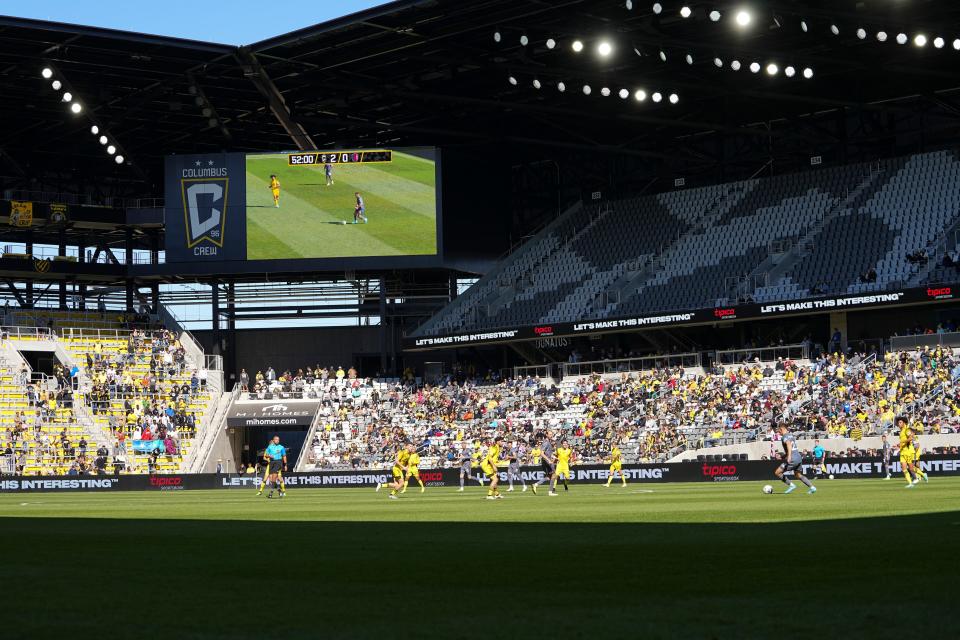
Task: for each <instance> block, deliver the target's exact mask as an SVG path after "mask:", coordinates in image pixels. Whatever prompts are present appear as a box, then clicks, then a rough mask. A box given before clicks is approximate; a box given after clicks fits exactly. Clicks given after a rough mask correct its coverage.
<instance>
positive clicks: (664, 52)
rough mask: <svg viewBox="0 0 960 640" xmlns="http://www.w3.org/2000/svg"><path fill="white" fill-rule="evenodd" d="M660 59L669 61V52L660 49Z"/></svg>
mask: <svg viewBox="0 0 960 640" xmlns="http://www.w3.org/2000/svg"><path fill="white" fill-rule="evenodd" d="M660 60H662V61H663V62H666V61H667V52H666V51H664V50H663V49H661V50H660Z"/></svg>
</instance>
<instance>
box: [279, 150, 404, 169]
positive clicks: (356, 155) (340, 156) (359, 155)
mask: <svg viewBox="0 0 960 640" xmlns="http://www.w3.org/2000/svg"><path fill="white" fill-rule="evenodd" d="M392 161H393V152H392V151H385V150H383V149H377V150H373V151H308V152H306V153H290V154H287V164H289V165H290V166H295V165H302V164H350V163H366V162H392Z"/></svg>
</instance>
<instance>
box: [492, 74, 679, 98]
mask: <svg viewBox="0 0 960 640" xmlns="http://www.w3.org/2000/svg"><path fill="white" fill-rule="evenodd" d="M507 82H509V83H510V84H511V85H512V86H514V87H516V86H519V85H520V81H519V80H517V77H516V76H508V77H507ZM530 85H531V86H532V87H533V88H534V89H542V88H543V83H542V82H540V80H539V79H537V78H534V79H533V80H532V81H531V83H530ZM566 90H567V84H566V83H565V82H563V81H562V80H561V81H559V82H557V91H559V92H560V93H564V92H565V91H566ZM581 91H583V95H586V96H589V95H591V94H592V93H593V87H592V86H591V85H589V84H585V85H583V86H582V87H581ZM600 95H601V96H603V97H605V98H606V97H609V96H611V95H613V91H612V90H611V89H610V87H601V88H600ZM617 95H618V96H620V98H621V99H622V100H626V99H627V98H629V97H630V96H631V95H632V96H633V98H634V100H636V101H637V102H645V101H646V100H647V97H649V98H650V99H651V100H652V101H653V102H662V101H663V100H664V95H663V93H661V92H660V91H654V92H653V93H650V94H648V93H647V91H646V90H645V89H634V90H633V91H632V92H631V91H630V90H629V89H620V90H618V91H617ZM666 100H667V102H669V103H670V104H678V103H679V102H680V96H678V95H677V94H676V93H671V94H669V95H667V96H666Z"/></svg>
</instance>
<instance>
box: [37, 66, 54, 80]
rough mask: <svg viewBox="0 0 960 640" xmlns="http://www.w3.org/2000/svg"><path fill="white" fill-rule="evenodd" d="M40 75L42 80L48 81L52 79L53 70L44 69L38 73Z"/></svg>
mask: <svg viewBox="0 0 960 640" xmlns="http://www.w3.org/2000/svg"><path fill="white" fill-rule="evenodd" d="M40 75H42V76H43V79H44V80H49V79H50V78H52V77H53V69H51V68H50V67H44V68H43V71H41V72H40Z"/></svg>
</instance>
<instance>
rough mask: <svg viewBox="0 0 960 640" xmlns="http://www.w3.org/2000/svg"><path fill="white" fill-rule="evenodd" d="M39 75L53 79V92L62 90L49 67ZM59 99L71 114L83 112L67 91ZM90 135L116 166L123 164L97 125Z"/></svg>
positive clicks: (92, 128)
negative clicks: (103, 148) (104, 149)
mask: <svg viewBox="0 0 960 640" xmlns="http://www.w3.org/2000/svg"><path fill="white" fill-rule="evenodd" d="M40 75H41V76H42V77H43V79H44V80H50V79H51V78H53V80H52V82H51V83H50V86H51V87H52V88H53V90H54V91H60V90H61V89H63V82H62V81H60V80H59V79H57V78H54V77H53V75H54V73H53V69H51V68H50V67H44V68H43V69H42V70H41V71H40ZM60 99H61V100H62V101H63V102H66V103H67V104H69V105H70V111H71V112H73V113H74V114H79V113H80V112H81V111H83V106H82V105H81V104H80V102H78V101H77V100H75V99H74V96H73V94H72V93H70V92H69V91H64V92H63V95H62V96H61V98H60ZM90 133H92V134H93V135H94V136H97V141H98V142H99V143H100V145H101V146H105V147H106V148H107V153H108V154H110V155H111V156H113V160H114V162H116V163H117V164H123V159H124V158H123V156H122V155H117V147H116V145H114V144H112V143H111V142H110V139H109V138H108V137H107V136H106V135H105V134H101V133H100V127H99V126H97V125H93V126H91V127H90Z"/></svg>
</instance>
